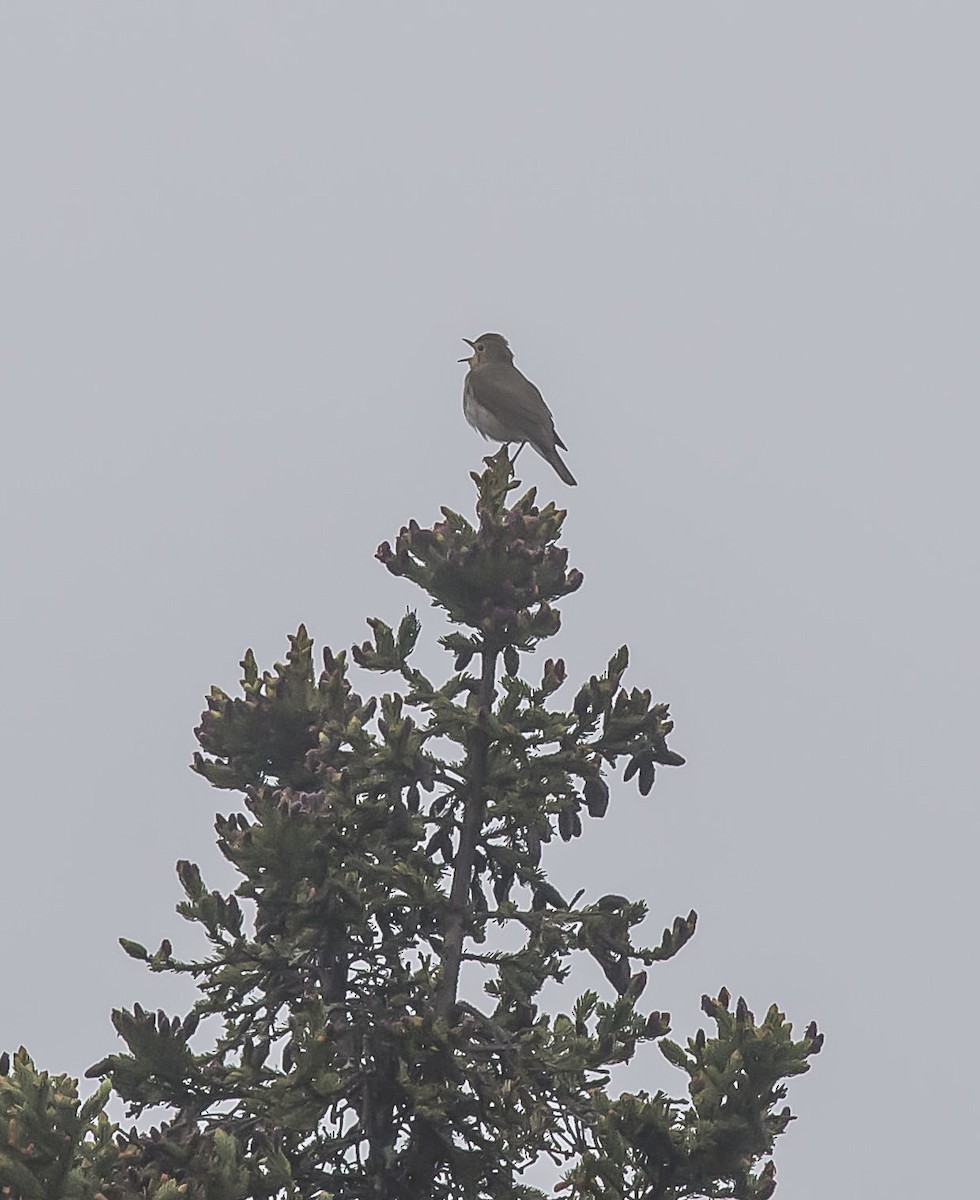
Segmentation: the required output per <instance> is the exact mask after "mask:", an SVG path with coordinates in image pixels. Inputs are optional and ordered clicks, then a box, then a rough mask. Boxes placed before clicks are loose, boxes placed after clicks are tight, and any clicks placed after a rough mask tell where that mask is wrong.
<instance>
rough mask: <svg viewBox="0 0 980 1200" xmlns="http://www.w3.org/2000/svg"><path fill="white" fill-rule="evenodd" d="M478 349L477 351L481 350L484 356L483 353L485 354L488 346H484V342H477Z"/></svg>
mask: <svg viewBox="0 0 980 1200" xmlns="http://www.w3.org/2000/svg"><path fill="white" fill-rule="evenodd" d="M476 348H477V350H479V352H480V353H481V354H482V353H483V351H484V350H485V349H486V346H484V344H483V343H482V342H477V344H476Z"/></svg>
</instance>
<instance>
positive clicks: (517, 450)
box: [510, 442, 527, 466]
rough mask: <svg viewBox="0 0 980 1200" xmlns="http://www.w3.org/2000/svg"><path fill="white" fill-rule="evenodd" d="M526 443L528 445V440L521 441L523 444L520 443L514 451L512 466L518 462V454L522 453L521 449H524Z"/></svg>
mask: <svg viewBox="0 0 980 1200" xmlns="http://www.w3.org/2000/svg"><path fill="white" fill-rule="evenodd" d="M526 445H527V442H521V444H520V445H519V446H518V447H517V449H516V450H515V451H514V457H513V458H512V459H511V460H510V465H511V466H513V465H514V463H516V462H517V456H518V454H520V452H521V451H522V450H523V449H524V447H525V446H526Z"/></svg>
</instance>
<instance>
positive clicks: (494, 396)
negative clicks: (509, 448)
mask: <svg viewBox="0 0 980 1200" xmlns="http://www.w3.org/2000/svg"><path fill="white" fill-rule="evenodd" d="M463 341H464V342H465V343H466V344H467V346H472V347H473V354H472V356H471V357H470V358H461V359H460V360H459V361H460V362H466V363H469V364H470V369H469V371H468V372H467V373H466V379H465V381H464V382H463V412H464V413H465V414H466V419H467V421H469V423H470V424H471V425H472V426H473V428H474V429H476V430H478V431H479V432H480V433H482V434H483V436H484V437H485V438H492V439H493V440H494V441H495V442H508V443H509V442H520V444H521V445H520V446H519V447H518V450H517V454H520V452H521V447H523V445H524V443H525V442H527V443H528V444H529V445H531V446H533V447H534V449H535V450H537V452H538V453H539V454H540V455H541V457H542V458H543V459H544V460H545V461H546V462H549V463H551V465H552V466H553V467H554V468H555V470H556V471H557V472H558V475H559V476H560V477H561V479H563V480H564V481H565V483H567V484H570V485H571V486H573V487H574V486H575V477H574V476H573V475H572V473H571V471H569V469H568V467H566V466H565V464H564V463H563V462H562V460H561V459H560V458H559V457H558V450H557V449H556V447H558V446H561V448H562V450H567V449H568V447H567V446H566V445H565V443H564V442H563V441H562V440H561V438H560V437H559V436H558V434H557V433H555V422H554V420H553V419H552V416H551V409H550V408H549V407H548V406H547V404H545V402H544V400H543V399H542V397H541V393H540V392H539V391H538V389H537V388H536V387H535V386H534V384H533V383H532V382H531V381H530V379H525V378H524V376H523V375H522V374H521V373H520V371H518V369H517V368H516V367H515V366H514V355H513V354H512V353H511V349H510V346H508V345H507V339H506V338H505V337H503V336H502V335H501V334H499V333H484V334H481V335H480V337H478V338H477V339H476V341H475V342H471V341H470V339H469V338H463ZM517 454H515V455H514V458H515V459H516V458H517Z"/></svg>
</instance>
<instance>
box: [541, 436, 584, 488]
mask: <svg viewBox="0 0 980 1200" xmlns="http://www.w3.org/2000/svg"><path fill="white" fill-rule="evenodd" d="M531 444H532V445H534V443H533V442H532V443H531ZM534 448H535V450H537V452H538V453H539V454H540V455H541V457H542V458H543V459H544V460H545V462H549V463H551V465H552V466H553V467H554V468H555V472H556V473H557V475H558V478H559V479H560V480H561V481H562V482H563V483H567V484H568V486H569V487H578V481H577V480H576V478H575V476H574V475H573V474H572V473H571V471H569V469H568V467H566V466H565V464H564V463H563V462H562V460H561V459H560V458H559V457H558V451H557V450H556V449H555V447H554V446H536V445H535V446H534Z"/></svg>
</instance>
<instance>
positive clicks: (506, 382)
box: [469, 364, 555, 443]
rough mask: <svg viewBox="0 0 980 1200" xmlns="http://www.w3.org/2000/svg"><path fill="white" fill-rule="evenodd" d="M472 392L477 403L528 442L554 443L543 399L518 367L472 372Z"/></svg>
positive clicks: (551, 424) (495, 367) (494, 367)
mask: <svg viewBox="0 0 980 1200" xmlns="http://www.w3.org/2000/svg"><path fill="white" fill-rule="evenodd" d="M469 385H470V389H471V391H472V393H473V398H474V399H475V400H476V402H477V403H478V404H481V405H482V406H483V407H484V408H487V409H489V410H490V411H491V412H492V413H493V414H494V415H495V416H496V417H497V419H498V420H499V421H500V423H501V424H502V425H504V426H505V427H506V428H508V429H513V430H514V431H515V432H518V431H519V432H520V434H521V436H522V437H525V435H526V440H527V441H529V442H537V441H541V442H546V443H547V442H551V440H552V439H553V438H554V436H555V426H554V422H553V421H552V419H551V409H550V408H548V406H547V404H545V402H544V397H543V396H542V395H541V393H540V392H539V391H538V389H537V388H536V387H535V386H534V384H533V383H532V382H531V381H530V379H527V378H525V377H524V376H523V375H522V374H521V373H520V371H518V369H517V368H516V367H513V366H510V365H509V364H506V365H505V364H501V366H500V367H499V368H498V367H497V366H496V365H493V366H486V367H480V368H477V369H476V370H474V371H471V372H470V380H469Z"/></svg>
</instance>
